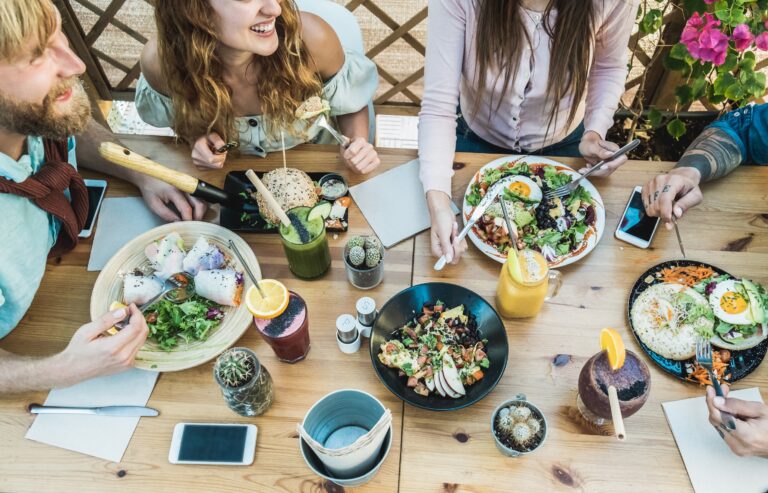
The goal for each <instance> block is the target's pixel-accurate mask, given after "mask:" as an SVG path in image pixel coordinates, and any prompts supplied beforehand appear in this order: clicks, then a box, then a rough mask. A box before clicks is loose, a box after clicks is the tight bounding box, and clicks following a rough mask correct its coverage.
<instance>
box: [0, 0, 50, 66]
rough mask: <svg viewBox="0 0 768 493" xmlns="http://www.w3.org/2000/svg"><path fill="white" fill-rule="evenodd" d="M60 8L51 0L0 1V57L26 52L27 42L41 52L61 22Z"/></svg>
mask: <svg viewBox="0 0 768 493" xmlns="http://www.w3.org/2000/svg"><path fill="white" fill-rule="evenodd" d="M58 15H59V14H58V12H57V11H56V7H55V6H54V5H53V2H51V0H2V1H0V60H15V59H17V58H19V57H21V56H23V55H26V54H27V52H26V50H27V49H28V44H29V43H30V42H32V43H34V44H33V52H32V53H29V54H32V55H34V54H39V53H42V51H43V49H45V46H46V45H47V44H48V40H49V39H50V38H51V36H53V33H54V32H55V31H56V28H57V26H58Z"/></svg>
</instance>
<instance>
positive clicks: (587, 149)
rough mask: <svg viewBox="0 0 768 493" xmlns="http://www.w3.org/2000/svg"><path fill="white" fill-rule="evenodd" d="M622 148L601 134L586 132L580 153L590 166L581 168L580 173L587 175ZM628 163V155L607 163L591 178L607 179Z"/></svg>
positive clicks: (580, 146)
mask: <svg viewBox="0 0 768 493" xmlns="http://www.w3.org/2000/svg"><path fill="white" fill-rule="evenodd" d="M619 149H620V147H619V146H618V145H616V144H614V143H613V142H608V141H607V140H603V138H602V137H600V134H598V133H597V132H594V131H592V130H590V131H588V132H586V133H585V134H584V136H582V138H581V143H580V144H579V152H580V153H581V155H582V156H584V159H585V160H586V161H587V163H588V166H586V167H584V168H581V169H580V170H579V172H580V173H586V172H587V170H588V169H589V168H591V167H592V166H593V165H595V164H597V163H599V162H600V161H602V160H604V159H608V158H610V157H611V156H613V154H614V153H615V152H616V151H618V150H619ZM626 162H627V155H626V154H624V155H622V156H619V157H617V158H616V159H614V160H613V161H608V162H607V163H605V164H604V165H603V166H602V167H601V168H600V169H599V170H598V171H595V172H594V173H593V174H592V175H590V176H597V177H605V176H608V175H610V174H611V173H613V172H614V171H616V170H617V169H618V168H619V166H621V165H622V164H624V163H626Z"/></svg>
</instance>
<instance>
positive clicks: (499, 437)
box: [491, 397, 546, 457]
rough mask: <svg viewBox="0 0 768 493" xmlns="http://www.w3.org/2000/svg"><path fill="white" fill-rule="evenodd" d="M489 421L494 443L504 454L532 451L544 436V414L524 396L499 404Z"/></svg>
mask: <svg viewBox="0 0 768 493" xmlns="http://www.w3.org/2000/svg"><path fill="white" fill-rule="evenodd" d="M491 422H492V428H493V435H494V438H495V439H496V445H497V446H498V447H499V450H501V451H502V452H503V453H504V454H505V455H509V456H512V457H516V456H518V455H521V454H525V453H528V452H532V451H533V450H535V449H537V448H538V447H539V446H541V444H542V442H543V441H544V439H545V438H546V422H545V421H544V416H543V415H542V414H541V411H539V410H538V408H536V407H535V406H533V405H532V404H529V403H528V402H527V401H525V400H524V397H523V399H522V400H513V401H509V402H507V403H505V404H502V405H501V406H499V408H498V409H497V410H496V413H495V414H494V417H493V419H492V421H491Z"/></svg>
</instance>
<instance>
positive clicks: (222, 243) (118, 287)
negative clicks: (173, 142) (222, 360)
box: [91, 221, 261, 371]
mask: <svg viewBox="0 0 768 493" xmlns="http://www.w3.org/2000/svg"><path fill="white" fill-rule="evenodd" d="M174 231H175V232H177V233H179V235H181V238H182V240H184V249H185V250H186V251H189V250H190V249H191V248H192V245H194V243H195V241H197V239H198V238H199V237H200V236H205V238H206V239H207V240H208V241H209V242H210V243H212V244H214V245H216V246H218V247H219V248H221V250H222V252H224V255H225V256H226V257H227V258H228V259H229V260H230V262H231V264H232V265H233V267H234V268H235V269H236V270H238V271H240V272H243V274H245V272H244V269H243V266H242V265H241V263H240V261H239V260H238V259H237V257H236V256H235V254H234V252H232V251H231V249H230V247H229V240H232V241H234V242H235V245H236V246H237V249H238V251H239V252H240V253H241V254H242V255H243V258H244V259H245V261H246V262H247V263H248V266H249V267H250V268H251V271H252V272H253V275H255V276H256V277H257V278H258V279H261V269H260V267H259V262H258V260H257V259H256V255H254V253H253V249H252V248H251V247H250V246H248V244H247V243H246V242H245V241H244V240H243V239H242V238H240V237H239V236H238V235H236V234H235V233H233V232H232V231H230V230H228V229H225V228H222V227H221V226H218V225H216V224H211V223H204V222H197V221H184V222H179V223H171V224H164V225H163V226H159V227H157V228H154V229H151V230H149V231H147V232H146V233H144V234H142V235H140V236H138V237H136V238H134V239H133V240H131V241H130V242H128V243H126V244H125V246H123V248H121V249H120V250H119V251H118V252H117V253H116V254H115V255H114V256H113V257H112V258H111V259H110V260H109V262H107V265H106V266H104V269H103V270H102V271H101V274H99V277H98V279H96V284H95V285H94V286H93V293H92V294H91V318H93V319H96V318H98V317H101V316H102V315H103V314H104V313H106V312H107V310H108V309H109V305H110V304H111V303H112V302H113V301H122V299H123V275H124V274H126V273H129V272H132V271H134V270H135V269H137V268H138V269H141V270H147V269H148V267H149V260H147V257H146V255H145V254H144V249H145V248H146V246H147V245H149V244H150V243H152V242H153V241H155V240H159V239H161V238H163V237H165V236H166V235H168V234H170V233H172V232H174ZM243 282H244V283H245V284H244V286H243V296H245V293H246V291H248V288H249V287H250V286H251V280H250V279H249V278H248V276H247V275H245V276H244V279H243ZM222 311H223V312H224V318H223V319H222V321H221V323H220V324H219V325H218V326H217V327H216V328H215V329H213V330H212V331H211V333H210V334H209V335H208V338H207V339H206V340H204V341H196V342H190V343H186V342H181V343H179V345H178V346H176V348H174V349H173V350H172V351H163V350H162V349H160V347H159V346H158V345H157V344H156V343H155V342H153V341H151V340H147V342H146V343H145V344H144V347H142V348H141V350H140V351H139V353H138V355H137V356H136V368H142V369H144V370H152V371H179V370H185V369H187V368H192V367H194V366H197V365H201V364H203V363H205V362H207V361H210V360H212V359H213V358H215V357H216V356H218V355H219V354H221V353H222V352H224V350H225V349H227V348H228V347H230V346H232V345H233V344H234V343H235V342H236V341H237V340H238V339H240V337H241V336H242V335H243V333H245V331H246V330H247V329H248V327H249V326H250V324H251V322H252V320H253V318H252V317H251V314H250V312H249V311H248V308H247V307H246V306H245V301H244V300H243V302H242V303H241V304H240V306H237V307H231V306H227V307H222Z"/></svg>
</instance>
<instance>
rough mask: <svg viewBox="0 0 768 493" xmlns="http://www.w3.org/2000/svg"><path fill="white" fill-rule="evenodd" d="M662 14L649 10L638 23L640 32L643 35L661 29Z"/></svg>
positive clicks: (657, 10) (658, 11)
mask: <svg viewBox="0 0 768 493" xmlns="http://www.w3.org/2000/svg"><path fill="white" fill-rule="evenodd" d="M661 22H662V12H661V10H659V9H651V10H649V11H648V12H646V14H645V15H644V16H643V18H642V20H641V21H640V24H639V28H640V32H642V33H644V34H650V33H655V32H656V31H658V30H659V29H661Z"/></svg>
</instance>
